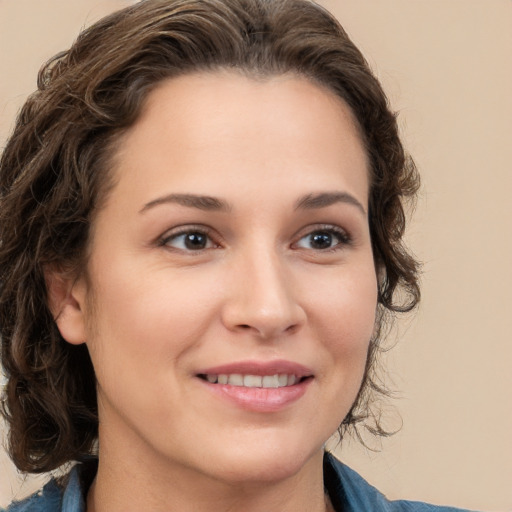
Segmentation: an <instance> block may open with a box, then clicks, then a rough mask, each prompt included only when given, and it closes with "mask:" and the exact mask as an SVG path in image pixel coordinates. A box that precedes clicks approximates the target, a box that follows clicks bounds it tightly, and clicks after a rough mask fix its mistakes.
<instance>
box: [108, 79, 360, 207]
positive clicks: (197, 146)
mask: <svg viewBox="0 0 512 512" xmlns="http://www.w3.org/2000/svg"><path fill="white" fill-rule="evenodd" d="M367 167H368V166H367V158H366V152H365V150H364V148H363V144H362V142H361V138H360V136H359V131H358V129H357V123H356V121H355V120H354V117H353V114H352V112H351V110H350V108H349V107H348V106H347V105H346V103H345V102H344V101H343V100H342V99H340V98H339V97H338V96H336V95H335V94H334V93H333V92H331V91H330V90H329V89H327V88H325V87H322V86H320V85H318V84H316V83H313V82H311V81H310V80H308V79H306V78H303V77H300V76H296V75H283V76H277V77H270V78H265V79H255V78H251V77H247V76H244V75H242V74H240V73H237V72H232V71H217V72H209V73H196V74H190V75H184V76H180V77H177V78H172V79H169V80H166V81H164V82H162V83H161V84H159V85H158V86H157V87H156V88H155V89H154V90H153V91H152V92H151V93H150V94H149V95H148V98H147V99H146V102H145V104H144V106H143V109H142V111H141V114H140V116H139V118H138V120H137V121H136V123H135V124H134V125H133V126H132V128H131V129H130V130H128V131H127V133H126V134H125V135H124V136H123V137H122V139H121V140H120V141H119V145H118V151H117V154H116V158H115V169H116V172H117V173H118V178H119V179H120V180H124V181H126V179H128V176H129V177H130V178H129V179H134V180H135V181H137V182H139V185H140V186H141V187H142V188H143V189H144V188H151V187H152V186H153V185H155V181H154V180H161V185H162V186H167V185H168V186H171V187H172V186H173V185H172V182H173V181H174V182H176V181H177V180H179V179H181V180H182V181H183V180H185V182H186V183H184V184H183V186H184V187H194V188H197V187H199V188H201V187H206V186H207V185H208V186H213V187H214V188H216V191H215V194H216V195H220V196H222V195H223V187H225V185H226V184H227V183H226V181H225V179H227V178H229V179H230V180H233V179H234V180H239V181H240V185H241V186H242V185H243V183H242V182H243V180H244V179H245V178H246V177H247V176H248V175H250V174H251V172H252V173H254V172H256V173H257V175H258V178H259V180H260V181H263V180H264V179H272V180H276V179H277V178H281V181H280V183H286V182H287V181H288V182H291V181H294V180H296V179H298V178H300V180H302V184H303V185H304V186H307V185H308V183H307V182H308V181H311V184H312V185H313V186H314V180H315V178H316V177H318V174H319V173H318V171H319V169H320V168H322V169H324V170H325V169H329V170H332V171H333V172H332V173H331V174H332V177H333V178H336V179H342V178H343V175H344V174H347V173H348V174H351V176H350V178H351V180H352V181H354V180H355V181H356V182H357V184H356V188H360V189H364V190H365V195H366V189H367V187H368V177H367ZM299 168H300V169H299ZM156 170H159V172H156ZM299 171H302V172H299ZM306 171H307V172H306ZM150 174H151V175H153V174H155V176H152V179H151V180H149V179H148V177H149V175H150ZM228 174H229V176H228ZM299 174H300V176H299ZM157 175H158V176H157ZM123 177H126V179H123ZM153 188H154V187H153ZM205 192H212V191H211V190H208V191H205ZM148 193H149V192H148ZM362 200H363V201H366V197H364V198H362Z"/></svg>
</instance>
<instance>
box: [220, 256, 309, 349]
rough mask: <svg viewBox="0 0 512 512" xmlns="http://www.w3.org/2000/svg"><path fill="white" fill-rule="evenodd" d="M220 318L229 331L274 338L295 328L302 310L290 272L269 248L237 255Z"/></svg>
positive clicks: (301, 319) (298, 326)
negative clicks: (238, 256)
mask: <svg viewBox="0 0 512 512" xmlns="http://www.w3.org/2000/svg"><path fill="white" fill-rule="evenodd" d="M226 284H227V290H226V291H227V295H226V301H225V303H224V307H223V311H222V321H223V323H224V325H225V326H226V328H228V329H229V330H231V331H237V332H248V333H252V334H253V335H255V336H257V337H259V338H261V339H275V338H279V337H281V336H285V335H287V334H291V333H293V332H296V331H297V330H298V329H300V327H301V326H302V325H303V324H304V321H305V319H306V313H305V311H304V309H303V307H302V306H301V305H300V303H299V301H298V300H297V299H298V298H297V288H296V286H295V285H296V283H295V279H294V277H293V272H292V271H291V269H290V268H287V265H286V263H285V262H283V261H281V260H280V258H279V256H278V255H277V254H275V253H273V252H272V251H262V250H260V251H255V252H253V253H252V254H250V255H248V254H247V253H246V254H245V255H243V256H241V257H240V258H239V259H238V261H236V262H234V264H233V265H232V266H231V269H230V278H229V279H228V280H227V283H226Z"/></svg>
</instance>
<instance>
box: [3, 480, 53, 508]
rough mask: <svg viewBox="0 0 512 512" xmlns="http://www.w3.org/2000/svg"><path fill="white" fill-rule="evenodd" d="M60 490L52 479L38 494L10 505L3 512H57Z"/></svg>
mask: <svg viewBox="0 0 512 512" xmlns="http://www.w3.org/2000/svg"><path fill="white" fill-rule="evenodd" d="M61 503H62V489H61V487H60V486H59V485H58V484H57V482H56V481H55V480H54V479H53V480H50V481H49V482H48V483H47V484H46V485H45V486H44V487H43V488H42V489H41V490H40V491H39V492H37V493H35V494H32V495H31V496H29V497H28V498H25V499H24V500H22V501H15V502H13V503H11V504H10V505H9V506H8V507H7V509H6V510H5V511H3V512H47V511H48V512H54V511H55V512H58V511H60V510H61Z"/></svg>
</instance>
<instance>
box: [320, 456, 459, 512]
mask: <svg viewBox="0 0 512 512" xmlns="http://www.w3.org/2000/svg"><path fill="white" fill-rule="evenodd" d="M324 482H325V488H326V490H327V492H328V494H329V497H330V499H331V502H332V504H333V506H334V508H335V509H336V510H337V511H341V510H342V511H344V512H362V511H366V510H379V511H383V512H457V511H458V512H463V511H462V510H461V509H457V508H453V507H441V506H437V505H430V504H428V503H422V502H419V501H406V500H398V501H390V500H388V499H387V498H386V497H385V496H384V495H383V494H382V493H381V492H379V491H378V490H377V489H376V488H375V487H373V486H372V485H370V484H369V483H368V482H367V481H366V480H365V479H364V478H362V477H361V476H360V475H358V474H357V473H356V472H355V471H354V470H352V469H350V468H349V467H348V466H345V464H343V463H341V462H340V461H339V460H337V459H336V458H335V457H334V456H333V455H331V454H329V453H326V454H325V457H324ZM466 512H468V511H466Z"/></svg>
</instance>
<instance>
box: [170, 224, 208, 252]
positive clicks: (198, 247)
mask: <svg viewBox="0 0 512 512" xmlns="http://www.w3.org/2000/svg"><path fill="white" fill-rule="evenodd" d="M160 245H162V246H165V247H171V248H173V249H178V250H180V251H202V250H204V249H211V248H212V247H215V245H216V244H215V243H214V242H213V240H212V239H211V238H210V236H209V235H208V233H206V232H205V231H201V230H198V229H187V230H182V231H180V232H178V233H172V234H168V235H166V236H165V237H164V238H162V240H161V242H160Z"/></svg>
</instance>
